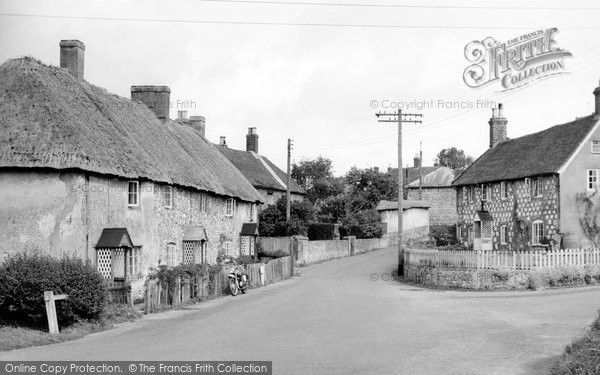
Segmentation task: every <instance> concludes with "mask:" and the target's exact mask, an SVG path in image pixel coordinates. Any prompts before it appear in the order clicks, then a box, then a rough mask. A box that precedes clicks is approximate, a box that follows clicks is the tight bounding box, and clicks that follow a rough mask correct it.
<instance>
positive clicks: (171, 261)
mask: <svg viewBox="0 0 600 375" xmlns="http://www.w3.org/2000/svg"><path fill="white" fill-rule="evenodd" d="M169 250H172V251H169ZM176 262H177V244H176V243H174V242H169V243H167V252H166V257H165V264H166V266H167V267H176V266H177V264H176Z"/></svg>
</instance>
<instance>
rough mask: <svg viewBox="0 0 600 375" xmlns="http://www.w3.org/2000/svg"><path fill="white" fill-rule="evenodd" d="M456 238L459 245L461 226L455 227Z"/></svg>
mask: <svg viewBox="0 0 600 375" xmlns="http://www.w3.org/2000/svg"><path fill="white" fill-rule="evenodd" d="M456 238H457V239H458V241H459V243H460V241H461V240H462V225H457V226H456Z"/></svg>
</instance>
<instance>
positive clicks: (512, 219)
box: [457, 175, 560, 250]
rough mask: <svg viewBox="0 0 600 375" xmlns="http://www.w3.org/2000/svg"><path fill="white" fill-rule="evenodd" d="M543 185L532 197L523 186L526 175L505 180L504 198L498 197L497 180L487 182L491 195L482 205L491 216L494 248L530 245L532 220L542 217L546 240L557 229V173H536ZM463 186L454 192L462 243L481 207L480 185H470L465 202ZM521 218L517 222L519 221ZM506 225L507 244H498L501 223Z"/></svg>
mask: <svg viewBox="0 0 600 375" xmlns="http://www.w3.org/2000/svg"><path fill="white" fill-rule="evenodd" d="M539 181H540V183H541V186H542V191H541V195H540V196H538V197H532V196H530V194H529V191H528V190H527V187H526V186H525V179H520V180H513V181H506V189H507V195H508V196H507V198H506V199H502V198H501V197H500V183H499V182H495V183H492V184H488V186H489V187H488V189H491V199H490V200H489V201H487V202H486V203H485V209H486V210H488V211H489V213H490V214H491V215H492V217H493V219H494V223H493V229H492V230H493V234H492V235H493V248H494V249H502V250H518V248H519V247H522V244H525V245H530V243H531V236H532V235H531V230H532V228H531V227H532V223H533V222H534V221H536V220H542V222H543V223H544V237H545V238H546V239H548V240H549V241H550V240H551V239H552V236H553V235H554V234H556V233H559V230H560V228H559V182H558V177H557V176H555V175H552V176H543V177H539ZM463 189H466V187H464V186H463V187H459V190H458V194H457V207H458V225H459V226H460V227H461V234H462V236H461V238H460V239H459V241H460V242H461V243H466V241H467V228H468V227H469V226H472V225H473V219H474V218H475V212H476V211H477V210H480V209H481V199H482V195H481V194H482V191H481V185H473V189H474V193H473V200H472V202H468V200H467V199H465V198H466V196H467V195H466V194H465V193H464V192H463ZM519 222H520V224H519ZM502 225H506V226H507V228H508V238H507V241H506V242H507V244H506V245H503V244H500V227H501V226H502ZM517 226H519V227H517Z"/></svg>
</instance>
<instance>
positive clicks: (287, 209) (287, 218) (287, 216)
mask: <svg viewBox="0 0 600 375" xmlns="http://www.w3.org/2000/svg"><path fill="white" fill-rule="evenodd" d="M291 158H292V140H291V139H288V143H287V189H286V195H285V197H286V202H285V221H286V222H289V221H290V178H291V168H290V163H291V161H290V160H291Z"/></svg>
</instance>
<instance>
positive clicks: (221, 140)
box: [219, 135, 227, 147]
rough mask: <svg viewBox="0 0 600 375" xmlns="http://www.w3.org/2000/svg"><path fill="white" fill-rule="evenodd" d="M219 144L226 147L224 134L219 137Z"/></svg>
mask: <svg viewBox="0 0 600 375" xmlns="http://www.w3.org/2000/svg"><path fill="white" fill-rule="evenodd" d="M219 146H225V147H227V142H225V136H223V135H222V136H220V137H219Z"/></svg>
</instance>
